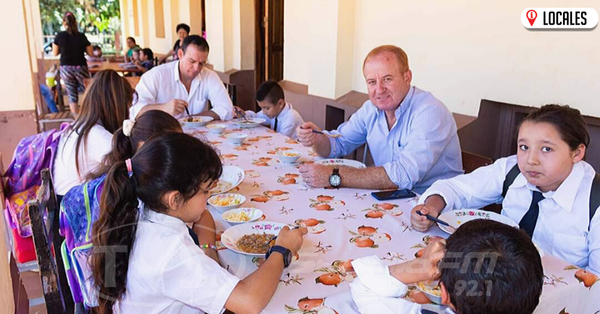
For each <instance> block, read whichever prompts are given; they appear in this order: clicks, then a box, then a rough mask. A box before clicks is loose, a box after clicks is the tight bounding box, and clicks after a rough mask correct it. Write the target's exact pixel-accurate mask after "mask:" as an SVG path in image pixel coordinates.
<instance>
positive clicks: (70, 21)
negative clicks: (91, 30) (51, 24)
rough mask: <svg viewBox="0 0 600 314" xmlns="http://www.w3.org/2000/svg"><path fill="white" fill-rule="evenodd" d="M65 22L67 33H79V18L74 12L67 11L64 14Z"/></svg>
mask: <svg viewBox="0 0 600 314" xmlns="http://www.w3.org/2000/svg"><path fill="white" fill-rule="evenodd" d="M63 22H65V23H66V24H67V33H69V34H77V33H79V29H77V19H75V15H74V14H73V13H72V12H67V13H65V15H63Z"/></svg>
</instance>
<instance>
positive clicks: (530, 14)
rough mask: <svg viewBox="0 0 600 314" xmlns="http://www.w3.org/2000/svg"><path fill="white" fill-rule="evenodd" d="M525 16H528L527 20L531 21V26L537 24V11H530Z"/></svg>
mask: <svg viewBox="0 0 600 314" xmlns="http://www.w3.org/2000/svg"><path fill="white" fill-rule="evenodd" d="M525 16H527V19H528V20H529V24H530V25H531V26H533V23H535V19H536V18H537V12H535V10H529V11H527V13H526V14H525Z"/></svg>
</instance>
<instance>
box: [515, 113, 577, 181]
mask: <svg viewBox="0 0 600 314" xmlns="http://www.w3.org/2000/svg"><path fill="white" fill-rule="evenodd" d="M584 155H585V146H583V145H580V147H579V148H577V149H576V150H574V151H571V148H570V147H569V145H568V144H567V143H566V142H565V141H563V140H562V138H561V136H560V133H559V132H558V129H557V128H556V127H554V125H552V124H550V123H547V122H532V121H525V122H523V124H522V125H521V128H520V129H519V137H518V139H517V162H518V164H519V169H520V170H521V173H523V175H524V176H525V178H526V179H527V181H528V182H529V183H531V184H532V185H535V186H537V187H538V188H539V189H540V191H542V192H548V191H556V189H558V187H559V186H560V185H561V183H562V182H563V181H564V180H565V179H566V178H567V177H568V176H569V174H570V173H571V169H573V165H574V164H575V163H576V162H578V161H580V160H581V159H583V156H584Z"/></svg>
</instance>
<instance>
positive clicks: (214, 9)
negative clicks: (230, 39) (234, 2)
mask: <svg viewBox="0 0 600 314" xmlns="http://www.w3.org/2000/svg"><path fill="white" fill-rule="evenodd" d="M225 1H231V0H225ZM205 10H206V40H207V41H208V44H209V45H210V54H209V55H208V62H209V63H211V64H212V65H213V66H214V68H215V70H217V71H224V69H225V41H224V30H223V1H220V0H206V2H205Z"/></svg>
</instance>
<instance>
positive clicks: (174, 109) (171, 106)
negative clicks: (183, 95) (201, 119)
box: [163, 99, 188, 116]
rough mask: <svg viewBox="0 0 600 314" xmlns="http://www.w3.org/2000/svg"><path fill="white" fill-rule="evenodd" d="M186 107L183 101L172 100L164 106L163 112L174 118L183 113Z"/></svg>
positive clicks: (186, 104)
mask: <svg viewBox="0 0 600 314" xmlns="http://www.w3.org/2000/svg"><path fill="white" fill-rule="evenodd" d="M187 106H188V103H187V102H186V101H185V100H181V99H173V100H171V101H169V102H168V103H166V104H165V105H164V107H163V111H165V112H167V113H170V114H171V115H172V116H176V115H178V114H181V113H183V112H185V108H186V107H187Z"/></svg>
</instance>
